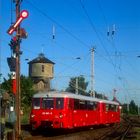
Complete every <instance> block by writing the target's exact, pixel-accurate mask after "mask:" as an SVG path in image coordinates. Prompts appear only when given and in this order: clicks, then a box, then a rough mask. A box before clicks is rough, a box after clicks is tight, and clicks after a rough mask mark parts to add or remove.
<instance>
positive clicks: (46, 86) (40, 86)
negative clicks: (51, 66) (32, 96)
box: [33, 81, 50, 91]
mask: <svg viewBox="0 0 140 140" xmlns="http://www.w3.org/2000/svg"><path fill="white" fill-rule="evenodd" d="M33 88H34V90H36V91H49V90H50V81H48V82H43V81H40V82H38V83H36V84H34V87H33Z"/></svg>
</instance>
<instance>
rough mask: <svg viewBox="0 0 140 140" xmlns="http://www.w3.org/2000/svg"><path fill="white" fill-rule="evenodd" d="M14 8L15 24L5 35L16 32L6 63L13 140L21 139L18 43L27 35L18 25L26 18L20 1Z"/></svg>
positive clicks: (16, 1)
mask: <svg viewBox="0 0 140 140" xmlns="http://www.w3.org/2000/svg"><path fill="white" fill-rule="evenodd" d="M13 2H14V3H15V8H16V22H15V23H14V24H12V25H11V26H10V27H9V29H8V31H7V33H8V34H9V35H12V34H13V33H14V32H16V34H15V36H14V37H12V39H11V41H10V43H9V46H10V47H11V50H12V56H11V57H8V58H7V62H8V65H9V68H10V71H11V79H12V93H13V94H14V97H15V111H16V122H15V128H14V129H15V140H20V139H21V122H20V121H21V120H20V110H21V90H20V55H21V54H22V53H21V51H20V43H21V39H22V38H24V39H26V38H27V33H26V31H25V29H24V28H21V27H20V23H21V22H22V21H23V20H24V19H25V18H27V17H28V11H27V10H22V11H21V12H20V5H21V2H22V0H14V1H13Z"/></svg>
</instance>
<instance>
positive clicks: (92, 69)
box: [91, 48, 95, 97]
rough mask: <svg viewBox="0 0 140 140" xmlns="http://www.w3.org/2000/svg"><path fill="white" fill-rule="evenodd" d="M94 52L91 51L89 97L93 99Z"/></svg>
mask: <svg viewBox="0 0 140 140" xmlns="http://www.w3.org/2000/svg"><path fill="white" fill-rule="evenodd" d="M94 51H95V49H94V48H92V49H91V96H93V97H95V93H94Z"/></svg>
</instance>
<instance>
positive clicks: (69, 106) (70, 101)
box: [68, 99, 73, 109]
mask: <svg viewBox="0 0 140 140" xmlns="http://www.w3.org/2000/svg"><path fill="white" fill-rule="evenodd" d="M68 108H69V109H73V99H69V100H68Z"/></svg>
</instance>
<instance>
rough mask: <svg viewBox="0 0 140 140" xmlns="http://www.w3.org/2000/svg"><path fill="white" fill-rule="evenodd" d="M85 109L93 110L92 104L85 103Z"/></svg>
mask: <svg viewBox="0 0 140 140" xmlns="http://www.w3.org/2000/svg"><path fill="white" fill-rule="evenodd" d="M87 109H88V110H92V109H93V102H90V101H87Z"/></svg>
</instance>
